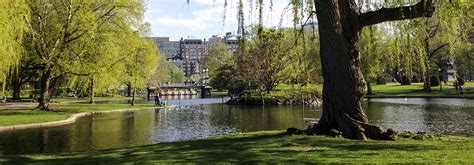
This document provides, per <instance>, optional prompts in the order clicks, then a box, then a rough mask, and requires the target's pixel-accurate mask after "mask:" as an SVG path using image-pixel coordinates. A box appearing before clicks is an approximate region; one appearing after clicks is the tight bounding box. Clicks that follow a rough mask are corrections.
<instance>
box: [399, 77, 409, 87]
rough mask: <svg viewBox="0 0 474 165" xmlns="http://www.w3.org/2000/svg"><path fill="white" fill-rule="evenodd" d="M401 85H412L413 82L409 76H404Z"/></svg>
mask: <svg viewBox="0 0 474 165" xmlns="http://www.w3.org/2000/svg"><path fill="white" fill-rule="evenodd" d="M400 84H401V85H411V80H410V78H409V77H408V76H402V79H401V81H400Z"/></svg>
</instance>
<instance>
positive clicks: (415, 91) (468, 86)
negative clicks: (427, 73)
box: [372, 82, 474, 97]
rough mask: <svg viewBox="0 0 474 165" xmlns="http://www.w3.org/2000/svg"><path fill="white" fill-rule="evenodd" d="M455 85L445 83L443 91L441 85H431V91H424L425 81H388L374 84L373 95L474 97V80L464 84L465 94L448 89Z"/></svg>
mask: <svg viewBox="0 0 474 165" xmlns="http://www.w3.org/2000/svg"><path fill="white" fill-rule="evenodd" d="M449 87H453V85H452V83H448V84H447V85H445V84H443V91H441V90H440V87H439V86H435V87H431V89H432V91H431V92H425V91H423V83H412V85H400V84H399V83H387V84H384V85H373V86H372V91H373V94H374V95H373V96H376V97H377V96H384V97H385V96H400V97H403V96H408V97H416V96H420V97H424V96H426V97H429V96H437V97H474V82H466V83H465V84H464V86H463V87H464V88H465V91H464V94H463V95H461V94H460V93H459V91H456V90H453V89H448V88H449Z"/></svg>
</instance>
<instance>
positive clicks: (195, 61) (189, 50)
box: [180, 38, 208, 77]
mask: <svg viewBox="0 0 474 165" xmlns="http://www.w3.org/2000/svg"><path fill="white" fill-rule="evenodd" d="M180 45H181V59H182V60H183V71H184V73H185V75H186V76H187V77H190V76H192V75H195V74H199V73H200V70H201V67H200V65H199V60H200V59H201V58H203V57H204V56H205V55H207V54H208V47H207V45H206V39H204V40H201V39H191V38H188V39H183V38H181V40H180Z"/></svg>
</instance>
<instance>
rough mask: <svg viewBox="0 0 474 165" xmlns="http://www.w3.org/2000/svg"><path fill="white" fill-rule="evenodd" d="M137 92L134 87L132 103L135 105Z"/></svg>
mask: <svg viewBox="0 0 474 165" xmlns="http://www.w3.org/2000/svg"><path fill="white" fill-rule="evenodd" d="M136 93H137V92H136V89H135V88H134V89H133V96H132V104H131V105H132V106H135V94H136Z"/></svg>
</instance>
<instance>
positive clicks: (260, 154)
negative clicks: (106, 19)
mask: <svg viewBox="0 0 474 165" xmlns="http://www.w3.org/2000/svg"><path fill="white" fill-rule="evenodd" d="M472 155H474V139H473V138H467V137H451V136H446V137H434V138H432V139H428V140H413V139H398V140H397V141H354V140H347V139H343V138H331V137H325V136H302V135H296V136H288V135H285V134H283V132H279V131H270V132H256V133H246V134H236V135H227V136H222V137H213V138H209V139H203V140H195V141H183V142H173V143H163V144H157V145H149V146H143V147H134V148H127V149H116V150H106V151H93V152H80V153H68V154H51V155H26V156H11V157H10V156H0V163H2V161H3V163H6V164H22V163H30V162H33V163H41V164H43V163H45V164H69V163H74V164H78V163H79V164H96V163H108V164H113V163H121V164H124V163H189V162H194V163H196V162H197V163H244V164H248V163H271V164H273V163H291V164H294V163H428V164H429V163H472V162H474V157H473V156H472Z"/></svg>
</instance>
